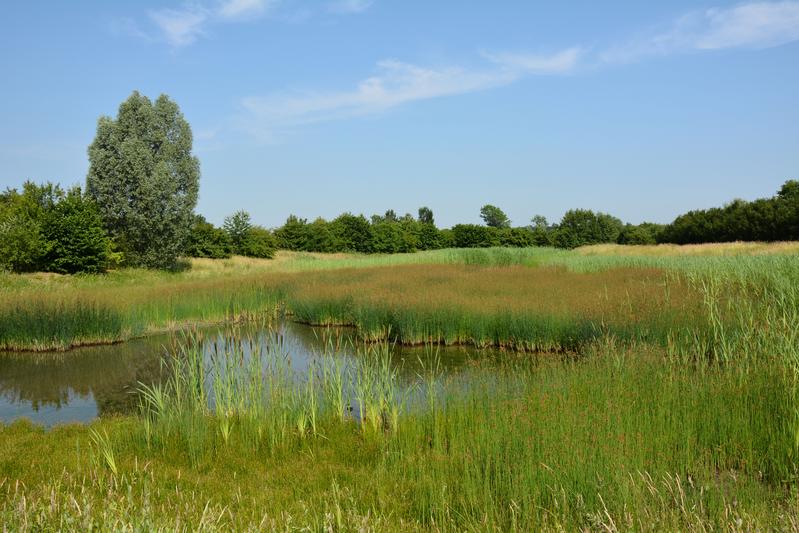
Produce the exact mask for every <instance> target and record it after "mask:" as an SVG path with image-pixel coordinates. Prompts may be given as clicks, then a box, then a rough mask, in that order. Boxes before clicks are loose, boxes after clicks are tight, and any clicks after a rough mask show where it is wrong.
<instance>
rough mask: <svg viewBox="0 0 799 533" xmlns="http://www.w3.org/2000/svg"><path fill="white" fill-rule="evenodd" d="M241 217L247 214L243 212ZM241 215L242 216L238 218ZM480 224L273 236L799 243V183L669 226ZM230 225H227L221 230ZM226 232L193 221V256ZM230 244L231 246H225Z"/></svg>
mask: <svg viewBox="0 0 799 533" xmlns="http://www.w3.org/2000/svg"><path fill="white" fill-rule="evenodd" d="M245 215H246V214H245ZM239 216H241V214H239ZM480 216H481V217H482V219H483V221H484V224H482V225H478V224H457V225H455V226H453V227H452V228H447V229H440V228H438V227H436V225H435V223H434V219H433V212H432V211H431V210H430V209H429V208H427V207H422V208H420V209H419V211H418V214H417V216H415V217H414V216H413V215H411V214H409V213H408V214H405V215H403V216H398V215H397V214H396V213H395V212H394V211H393V210H389V211H386V212H385V213H384V214H383V215H372V216H371V218H369V219H367V218H366V217H365V216H363V215H353V214H351V213H344V214H342V215H339V216H338V217H336V218H335V219H333V220H329V221H328V220H325V219H323V218H317V219H315V220H313V221H311V222H309V221H308V220H306V219H303V218H299V217H296V216H294V215H291V216H289V217H288V219H287V220H286V222H285V224H283V225H282V226H280V227H279V228H276V229H275V230H273V232H272V235H273V237H274V241H273V244H274V246H275V247H277V248H279V249H283V250H294V251H304V252H359V253H367V254H369V253H402V252H414V251H417V250H435V249H439V248H453V247H454V248H482V247H489V246H509V247H520V248H521V247H528V246H554V247H558V248H577V247H579V246H586V245H590V244H602V243H618V244H630V245H636V244H658V243H676V244H689V243H703V242H727V241H776V240H797V239H799V182H797V181H793V180H791V181H787V182H786V183H785V184H784V185H783V186H782V188H781V189H780V191H779V192H778V193H777V195H776V196H774V197H773V198H766V199H760V200H755V201H753V202H746V201H744V200H735V201H733V202H732V203H730V204H728V205H727V206H725V207H721V208H713V209H707V210H701V211H691V212H689V213H686V214H684V215H681V216H679V217H677V219H676V220H675V221H674V222H672V223H671V224H654V223H648V222H645V223H642V224H637V225H633V224H624V223H623V222H622V221H621V220H619V219H618V218H616V217H614V216H611V215H608V214H606V213H597V212H594V211H591V210H588V209H572V210H570V211H568V212H566V214H565V215H563V218H562V219H561V220H560V222H559V223H557V224H549V223H548V222H547V220H546V219H545V218H544V217H542V216H535V217H533V218H532V220H531V222H530V224H528V225H526V226H519V227H512V226H511V222H510V220H509V219H508V217H507V216H506V215H505V213H504V212H503V211H502V210H501V209H499V208H498V207H495V206H492V205H486V206H483V208H482V209H481V210H480ZM229 225H230V220H229V219H227V220H226V223H225V227H228V226H229ZM229 234H230V232H229V231H227V232H226V231H225V230H224V229H218V228H214V227H213V226H212V225H211V224H209V223H208V222H206V221H205V220H204V219H202V218H198V219H197V222H196V224H195V229H194V231H193V232H192V235H193V241H192V242H193V243H194V244H193V246H192V248H191V251H190V253H191V254H192V255H195V256H202V257H228V256H229V255H230V254H231V253H233V250H234V248H235V247H234V246H232V245H231V244H229V241H228V240H226V239H227V237H226V235H229ZM226 243H228V244H226Z"/></svg>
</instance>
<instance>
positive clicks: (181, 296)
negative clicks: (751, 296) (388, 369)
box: [0, 249, 799, 351]
mask: <svg viewBox="0 0 799 533" xmlns="http://www.w3.org/2000/svg"><path fill="white" fill-rule="evenodd" d="M306 255H307V254H306ZM317 255H320V254H316V255H308V257H305V255H303V254H294V255H291V256H289V257H286V258H283V259H281V260H280V261H282V262H277V263H276V264H275V265H274V266H272V267H266V266H264V265H261V263H256V265H257V266H253V265H251V264H250V262H246V261H245V262H244V264H243V265H242V264H239V263H240V261H238V260H232V261H231V263H230V265H232V266H230V267H229V268H228V267H225V266H220V267H219V268H218V269H216V270H214V268H215V267H214V268H212V267H209V266H208V265H205V263H202V264H200V265H199V266H198V269H197V271H196V272H192V271H189V272H186V273H177V274H164V273H152V272H140V271H121V272H116V273H112V274H109V275H107V276H75V277H64V276H39V277H37V276H28V277H21V276H16V277H14V276H11V277H9V276H0V278H2V279H3V280H5V281H3V282H2V283H0V349H6V350H9V349H10V350H52V349H67V348H70V347H73V346H78V345H83V344H93V343H109V342H116V341H119V340H124V339H128V338H131V337H135V336H140V335H146V334H148V333H152V332H159V331H165V330H167V331H168V330H176V329H179V328H180V327H182V326H184V325H186V324H201V323H215V322H235V321H239V320H246V319H252V318H258V317H265V316H271V317H275V316H278V315H280V314H282V313H285V312H288V313H290V314H293V315H294V317H295V318H296V319H298V320H301V321H304V322H309V323H315V324H351V325H356V326H358V327H359V331H360V333H361V335H362V337H363V338H364V339H365V340H370V341H374V340H376V339H379V338H383V337H385V334H386V332H387V331H388V329H389V328H390V329H391V331H392V332H393V334H392V336H391V339H392V340H394V341H398V342H404V343H411V344H413V343H424V342H431V341H432V342H440V343H442V344H472V345H475V346H480V347H485V346H500V347H505V348H510V349H515V350H526V351H549V350H560V351H574V350H578V349H579V348H580V346H581V345H583V344H585V343H586V342H590V341H591V340H593V339H595V338H598V337H601V336H602V335H605V334H608V333H612V334H613V335H615V336H617V337H619V338H623V339H629V340H639V341H640V340H646V341H653V342H658V343H660V344H661V345H665V344H667V343H668V342H669V340H670V339H672V338H673V336H674V335H673V332H674V331H675V330H680V329H684V328H685V327H688V326H691V327H693V328H694V329H700V330H707V329H708V328H710V327H711V325H710V324H709V323H706V322H705V321H704V317H705V313H704V309H703V306H704V304H703V297H702V296H701V292H702V288H701V284H702V281H701V280H708V279H715V280H720V281H719V283H720V284H721V285H723V287H722V288H721V289H720V291H721V292H720V295H719V296H720V298H721V300H726V299H728V298H727V296H726V295H727V293H732V292H735V291H739V290H741V289H740V287H747V289H746V290H750V291H752V292H753V293H757V292H758V287H770V286H787V285H789V284H792V283H794V284H796V283H799V261H796V257H795V256H793V255H781V254H772V255H755V256H734V257H733V256H713V257H705V256H698V255H691V256H662V257H661V256H647V255H635V256H633V255H629V256H628V255H614V256H599V255H582V254H580V253H579V252H566V251H557V250H550V249H519V250H509V249H485V250H483V249H474V250H438V251H435V252H425V253H419V254H398V255H391V256H376V257H372V256H368V257H367V256H347V257H343V258H342V257H333V258H320V257H317ZM203 265H205V266H203ZM281 265H282V266H281ZM270 268H271V270H270ZM736 287H737V288H736Z"/></svg>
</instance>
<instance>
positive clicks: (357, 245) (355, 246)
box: [330, 213, 372, 254]
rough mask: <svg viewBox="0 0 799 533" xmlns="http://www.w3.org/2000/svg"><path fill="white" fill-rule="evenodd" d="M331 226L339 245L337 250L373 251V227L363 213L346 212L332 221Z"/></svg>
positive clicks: (366, 252)
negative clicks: (356, 214) (357, 214)
mask: <svg viewBox="0 0 799 533" xmlns="http://www.w3.org/2000/svg"><path fill="white" fill-rule="evenodd" d="M330 228H331V232H332V233H333V237H334V239H335V240H336V244H337V246H338V250H337V251H341V252H361V253H364V254H368V253H371V252H372V227H371V225H370V224H369V221H368V220H366V217H364V216H363V215H360V216H355V215H353V214H351V213H344V214H343V215H339V216H338V217H337V218H336V219H335V220H333V221H332V222H331V223H330Z"/></svg>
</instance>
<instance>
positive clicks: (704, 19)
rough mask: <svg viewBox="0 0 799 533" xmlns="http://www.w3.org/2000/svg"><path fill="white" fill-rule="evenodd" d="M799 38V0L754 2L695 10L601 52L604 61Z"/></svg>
mask: <svg viewBox="0 0 799 533" xmlns="http://www.w3.org/2000/svg"><path fill="white" fill-rule="evenodd" d="M797 40H799V2H797V1H794V0H791V1H781V2H752V3H745V4H738V5H735V6H732V7H725V8H711V9H706V10H703V11H694V12H691V13H687V14H684V15H683V16H681V17H679V18H677V19H676V20H675V21H674V22H673V23H672V24H671V25H670V27H668V28H667V29H666V30H663V31H650V32H649V33H648V34H642V35H639V36H638V37H636V38H634V39H632V40H630V41H628V42H626V43H624V44H621V45H615V46H612V47H610V48H608V49H607V50H605V51H604V52H603V53H601V54H600V61H601V62H605V63H624V62H631V61H636V60H639V59H643V58H646V57H648V56H658V55H660V56H665V55H672V54H676V53H684V52H689V51H701V50H722V49H729V48H752V49H760V48H769V47H773V46H779V45H783V44H786V43H790V42H793V41H797Z"/></svg>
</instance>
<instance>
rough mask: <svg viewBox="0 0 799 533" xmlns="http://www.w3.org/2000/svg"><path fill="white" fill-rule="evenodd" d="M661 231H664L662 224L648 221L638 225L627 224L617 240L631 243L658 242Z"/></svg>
mask: <svg viewBox="0 0 799 533" xmlns="http://www.w3.org/2000/svg"><path fill="white" fill-rule="evenodd" d="M661 231H663V226H662V225H660V224H651V223H648V222H644V223H643V224H639V225H637V226H635V225H633V224H625V225H624V227H623V228H622V230H621V232H620V233H619V236H618V238H617V239H616V242H617V243H618V244H630V245H642V244H656V243H657V239H658V235H659V234H660V232H661Z"/></svg>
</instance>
